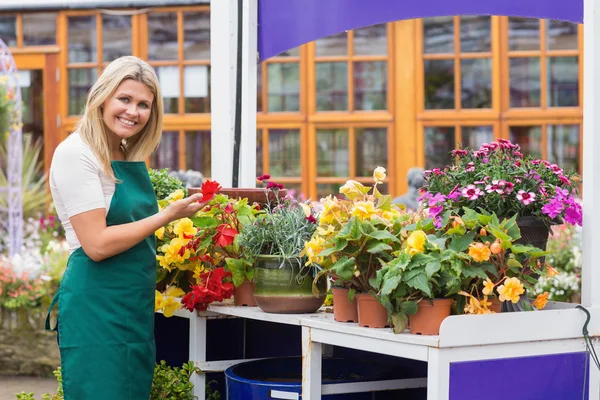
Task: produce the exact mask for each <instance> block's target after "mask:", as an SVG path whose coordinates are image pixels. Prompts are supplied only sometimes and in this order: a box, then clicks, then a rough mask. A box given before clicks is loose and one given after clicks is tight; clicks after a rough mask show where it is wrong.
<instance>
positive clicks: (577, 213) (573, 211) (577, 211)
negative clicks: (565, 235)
mask: <svg viewBox="0 0 600 400" xmlns="http://www.w3.org/2000/svg"><path fill="white" fill-rule="evenodd" d="M563 204H564V206H565V221H567V222H568V223H569V224H571V225H579V226H581V224H582V222H583V209H582V208H581V204H579V203H578V202H577V201H576V200H575V199H574V198H573V197H571V196H569V197H567V198H566V199H565V201H564V203H563Z"/></svg>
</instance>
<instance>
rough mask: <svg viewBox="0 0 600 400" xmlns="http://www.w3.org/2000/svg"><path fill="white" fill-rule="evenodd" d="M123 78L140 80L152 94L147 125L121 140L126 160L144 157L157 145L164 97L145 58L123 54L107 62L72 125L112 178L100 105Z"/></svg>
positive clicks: (106, 133)
mask: <svg viewBox="0 0 600 400" xmlns="http://www.w3.org/2000/svg"><path fill="white" fill-rule="evenodd" d="M126 79H133V80H136V81H138V82H142V83H143V84H145V85H146V86H148V88H149V89H150V91H151V92H152V94H153V95H154V101H153V102H152V107H151V110H150V118H149V119H148V122H147V123H146V126H144V128H143V129H142V130H141V131H140V132H139V133H138V134H136V135H135V136H132V137H131V138H129V139H126V140H125V139H124V140H123V141H122V146H123V147H124V150H125V159H126V160H127V161H145V159H146V158H147V157H149V156H150V155H151V154H152V153H153V152H154V151H155V150H156V148H157V147H158V145H159V143H160V138H161V136H162V128H163V100H162V95H161V93H160V85H159V81H158V77H157V76H156V72H154V69H153V68H152V67H151V66H150V65H148V63H146V62H145V61H143V60H141V59H139V58H137V57H134V56H125V57H120V58H117V59H116V60H114V61H113V62H111V63H110V64H108V66H107V67H106V68H105V69H104V71H103V72H102V75H100V77H99V78H98V80H97V81H96V83H94V85H93V86H92V88H91V89H90V92H89V94H88V98H87V102H86V105H85V111H84V113H83V116H82V117H81V120H79V122H78V123H77V125H76V126H75V132H79V134H80V135H81V138H82V139H83V141H84V142H86V143H87V144H88V145H89V146H90V148H91V149H92V151H93V152H94V154H95V155H96V157H98V160H99V161H100V164H101V165H102V168H103V169H104V171H105V172H106V174H107V175H108V176H110V177H111V178H112V179H113V180H116V179H115V175H114V173H113V170H112V167H111V163H110V161H111V156H112V154H111V149H110V144H109V143H110V142H109V139H108V138H109V136H108V135H109V132H108V130H107V128H106V126H105V125H104V121H103V119H102V110H101V107H102V105H103V104H104V102H105V101H106V99H108V98H109V97H110V96H112V95H113V93H114V92H115V90H117V87H118V86H119V85H120V84H121V82H123V81H124V80H126Z"/></svg>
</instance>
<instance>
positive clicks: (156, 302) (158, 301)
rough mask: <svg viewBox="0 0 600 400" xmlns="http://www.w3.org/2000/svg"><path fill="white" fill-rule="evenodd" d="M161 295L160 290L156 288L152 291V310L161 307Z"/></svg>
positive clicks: (157, 309) (158, 309)
mask: <svg viewBox="0 0 600 400" xmlns="http://www.w3.org/2000/svg"><path fill="white" fill-rule="evenodd" d="M162 302H163V295H162V293H161V292H159V291H158V290H156V291H155V292H154V311H160V309H161V308H162Z"/></svg>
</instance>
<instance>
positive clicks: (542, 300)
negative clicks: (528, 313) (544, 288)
mask: <svg viewBox="0 0 600 400" xmlns="http://www.w3.org/2000/svg"><path fill="white" fill-rule="evenodd" d="M547 304H548V292H544V294H540V295H538V297H537V298H536V299H535V301H534V302H533V303H531V305H532V306H534V307H535V308H537V309H538V310H541V309H542V308H544V307H546V305H547Z"/></svg>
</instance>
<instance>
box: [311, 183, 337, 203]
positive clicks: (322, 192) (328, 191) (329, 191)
mask: <svg viewBox="0 0 600 400" xmlns="http://www.w3.org/2000/svg"><path fill="white" fill-rule="evenodd" d="M343 185H344V182H339V183H317V198H316V199H315V200H320V199H322V198H325V197H327V196H329V195H333V197H339V198H342V197H344V196H343V195H342V194H341V193H340V187H342V186H343Z"/></svg>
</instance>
